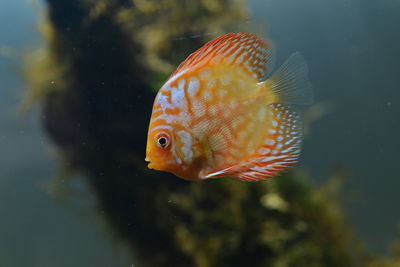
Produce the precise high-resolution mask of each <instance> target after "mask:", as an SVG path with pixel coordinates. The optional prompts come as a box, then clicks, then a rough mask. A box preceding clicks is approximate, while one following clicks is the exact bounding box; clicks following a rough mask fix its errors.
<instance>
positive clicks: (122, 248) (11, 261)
mask: <svg viewBox="0 0 400 267" xmlns="http://www.w3.org/2000/svg"><path fill="white" fill-rule="evenodd" d="M399 12H400V2H398V1H390V0H384V1H373V0H369V1H365V0H354V1H347V0H346V1H345V0H339V1H329V2H326V1H317V0H307V1H301V2H300V1H294V0H291V1H290V0H285V1H277V0H275V1H262V0H249V1H235V0H225V1H206V0H204V1H183V0H182V1H178V0H177V1H165V2H163V1H139V0H135V1H133V0H132V1H128V0H126V1H113V2H109V1H100V0H99V1H88V0H86V1H83V0H82V1H78V0H74V1H72V0H70V1H60V0H58V1H51V0H48V1H43V2H40V1H24V0H13V1H11V0H2V1H1V2H0V22H1V23H0V33H1V35H0V82H1V87H0V109H1V112H0V129H1V133H0V148H1V151H0V159H1V160H0V266H131V265H132V264H134V266H233V265H232V264H233V263H236V264H239V266H293V265H294V264H296V266H310V265H307V264H312V266H386V265H384V264H387V266H398V265H396V264H398V260H399V253H398V249H397V250H396V247H397V246H396V240H397V239H398V233H399V217H400V214H399V212H398V205H397V204H398V203H399V202H400V195H399V194H398V193H397V189H398V186H399V181H398V178H400V177H399V172H398V170H397V164H396V163H397V160H398V159H399V157H398V148H399V145H400V141H399V138H398V136H400V128H399V115H400V107H399V100H400V92H399V90H398V89H399V86H398V83H397V79H396V78H397V77H398V76H399V71H400V66H399V63H398V61H399V59H400V53H399V50H398V47H400V46H399V45H400V36H399V34H398V26H397V25H399V22H400V17H399V16H398V14H399ZM240 30H247V31H254V32H256V33H260V34H261V35H264V36H268V38H269V39H272V40H273V41H274V42H275V43H276V46H277V50H278V62H277V66H279V65H280V64H281V63H282V62H283V61H284V60H285V59H286V58H287V57H288V56H289V55H290V54H291V53H293V52H295V51H299V52H301V53H302V54H303V55H304V57H305V58H306V59H307V62H308V65H309V70H310V80H311V82H312V83H313V86H314V92H315V96H316V103H315V104H314V105H313V106H311V107H309V109H307V110H306V111H305V119H306V126H307V127H306V130H307V136H306V139H305V144H304V151H303V154H302V157H301V161H300V163H299V164H298V165H297V166H296V167H295V168H294V169H293V170H292V171H291V172H289V173H288V174H285V175H283V176H282V177H276V178H274V179H273V180H269V181H267V182H263V183H242V182H236V181H231V180H230V179H221V180H215V181H206V182H204V183H188V182H185V181H181V180H180V179H178V178H176V177H174V176H173V175H169V174H165V173H158V172H154V171H149V170H147V169H146V168H145V163H144V160H143V159H144V147H145V140H146V136H145V134H146V131H147V123H148V119H149V116H150V112H151V105H152V101H153V99H154V93H155V91H156V90H158V88H159V87H160V86H161V85H162V83H163V82H164V81H165V79H166V78H167V77H168V75H169V73H170V72H171V71H173V69H174V67H176V66H177V64H179V63H180V62H181V61H182V60H183V59H184V58H185V57H186V56H187V55H188V54H189V53H191V52H193V51H194V50H195V49H197V48H198V47H200V46H201V45H203V44H204V43H205V42H206V41H208V40H210V39H212V38H214V37H216V36H218V35H220V34H223V33H225V32H228V31H240ZM144 111H145V112H144ZM396 251H397V253H396Z"/></svg>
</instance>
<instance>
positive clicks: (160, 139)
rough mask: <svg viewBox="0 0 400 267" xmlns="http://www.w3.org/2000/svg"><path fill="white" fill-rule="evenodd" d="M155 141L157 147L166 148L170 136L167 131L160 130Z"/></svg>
mask: <svg viewBox="0 0 400 267" xmlns="http://www.w3.org/2000/svg"><path fill="white" fill-rule="evenodd" d="M156 143H157V146H158V147H159V148H166V147H168V145H169V143H170V138H169V135H168V134H167V133H164V132H161V133H159V134H157V136H156Z"/></svg>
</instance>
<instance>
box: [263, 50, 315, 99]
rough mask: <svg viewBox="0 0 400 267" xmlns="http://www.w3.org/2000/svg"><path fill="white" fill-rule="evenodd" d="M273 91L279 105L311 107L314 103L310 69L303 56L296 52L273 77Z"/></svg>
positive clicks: (271, 81) (271, 79) (270, 80)
mask: <svg viewBox="0 0 400 267" xmlns="http://www.w3.org/2000/svg"><path fill="white" fill-rule="evenodd" d="M269 82H270V84H271V89H272V91H273V92H274V94H276V96H277V97H278V101H277V102H279V103H282V104H295V105H309V104H312V103H313V101H314V96H313V90H312V86H311V83H310V82H309V80H308V67H307V63H306V61H305V60H304V58H303V56H302V55H301V54H300V53H298V52H296V53H294V54H293V55H291V56H290V57H289V59H288V60H286V62H285V63H284V64H283V65H282V66H281V67H280V68H279V69H278V70H277V71H276V72H275V73H274V74H273V75H272V76H271V78H270V79H269Z"/></svg>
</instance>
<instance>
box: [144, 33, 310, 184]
mask: <svg viewBox="0 0 400 267" xmlns="http://www.w3.org/2000/svg"><path fill="white" fill-rule="evenodd" d="M273 62H274V48H273V46H272V44H271V43H270V42H268V41H264V40H261V39H259V38H258V37H257V36H255V35H253V34H249V33H228V34H225V35H222V36H220V37H218V38H216V39H215V40H212V41H210V42H208V43H207V44H205V45H204V46H203V47H201V48H200V49H199V50H197V51H196V52H194V53H193V54H191V55H190V56H189V57H188V58H187V59H186V60H185V61H183V62H182V63H181V64H180V65H179V67H178V68H177V69H176V70H175V72H173V73H172V75H171V76H170V77H169V79H168V80H167V82H166V83H165V84H164V85H163V86H162V87H161V89H160V90H159V92H158V94H157V96H156V99H155V102H154V105H153V112H152V115H151V119H150V126H149V131H148V139H147V148H146V159H145V160H146V161H148V162H150V163H149V165H148V167H149V168H151V169H156V170H161V171H168V172H172V173H174V174H175V175H177V176H179V177H181V178H184V179H187V180H204V179H209V178H218V177H225V176H230V177H235V178H238V179H241V180H245V181H259V180H264V179H266V178H269V177H273V176H275V175H277V174H278V173H280V172H281V171H283V170H284V169H287V168H288V167H290V166H292V165H293V164H295V163H296V162H297V160H298V157H299V154H300V149H301V142H302V124H301V118H300V117H299V115H298V114H297V113H296V112H295V111H294V110H292V108H291V107H290V106H289V105H290V104H311V102H312V99H313V94H312V88H311V84H310V83H309V82H308V78H307V74H308V68H307V65H306V63H305V61H304V59H303V57H302V56H301V55H300V54H299V53H295V54H293V55H292V56H290V58H289V59H288V60H287V61H286V62H285V63H284V64H283V65H282V66H281V67H280V68H279V69H278V70H277V71H276V72H275V73H274V74H272V75H271V71H272V65H273ZM266 77H269V78H268V79H267V78H266Z"/></svg>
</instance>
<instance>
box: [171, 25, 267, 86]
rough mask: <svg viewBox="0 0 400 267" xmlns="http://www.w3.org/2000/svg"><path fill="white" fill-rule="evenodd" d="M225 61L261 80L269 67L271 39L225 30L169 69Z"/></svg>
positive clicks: (175, 72) (184, 68) (180, 68)
mask: <svg viewBox="0 0 400 267" xmlns="http://www.w3.org/2000/svg"><path fill="white" fill-rule="evenodd" d="M218 63H224V64H229V65H237V66H238V67H241V68H243V70H244V71H247V72H249V73H251V74H252V75H254V76H255V77H256V78H257V79H258V80H259V81H263V80H264V79H265V77H266V76H267V74H270V73H271V71H272V67H273V63H274V49H273V45H272V43H270V42H266V41H263V40H261V39H259V38H258V37H257V36H256V35H254V34H251V33H244V32H242V33H228V34H225V35H222V36H220V37H218V38H216V39H214V40H212V41H210V42H208V43H207V44H205V45H204V46H203V47H201V48H200V49H198V50H197V51H196V52H194V53H192V54H191V55H190V56H189V57H188V58H187V59H186V60H185V61H183V62H182V63H181V64H180V65H179V67H178V68H177V69H176V70H175V71H174V73H172V75H171V77H172V76H174V75H175V74H177V73H179V72H181V71H184V70H186V69H188V68H193V67H199V66H203V65H215V64H218Z"/></svg>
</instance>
